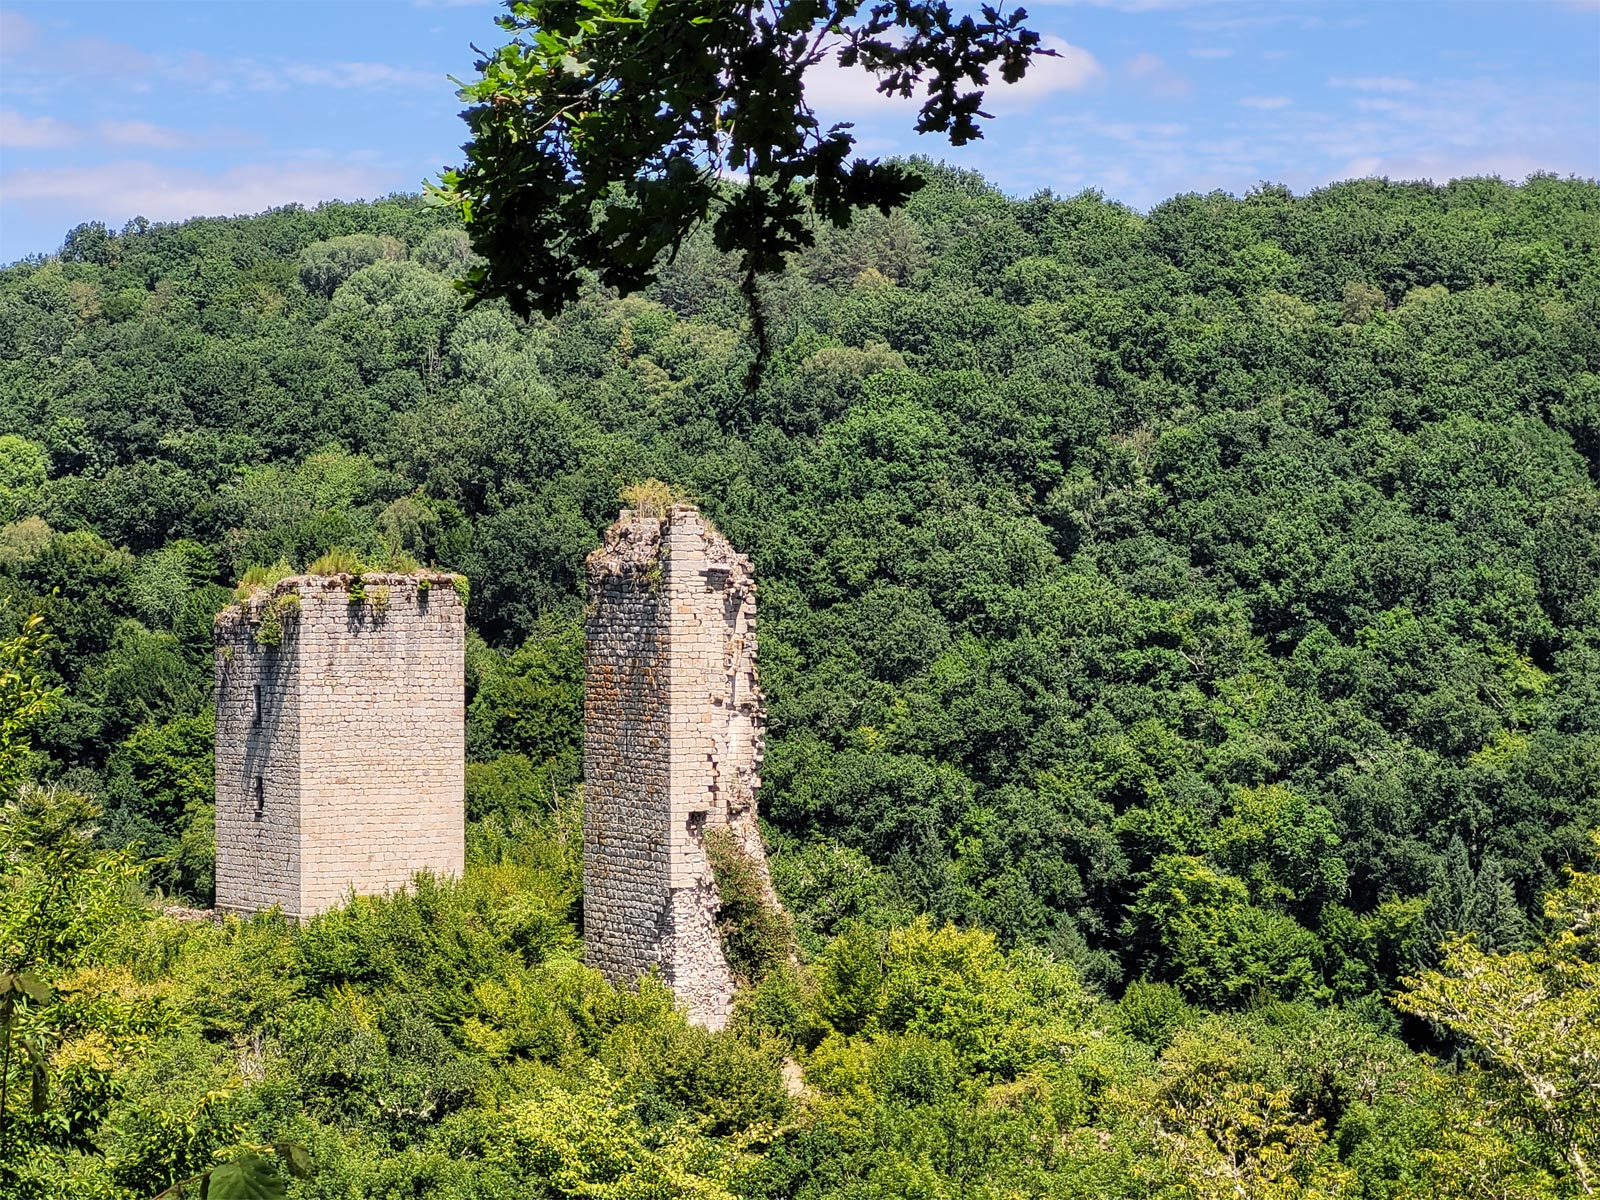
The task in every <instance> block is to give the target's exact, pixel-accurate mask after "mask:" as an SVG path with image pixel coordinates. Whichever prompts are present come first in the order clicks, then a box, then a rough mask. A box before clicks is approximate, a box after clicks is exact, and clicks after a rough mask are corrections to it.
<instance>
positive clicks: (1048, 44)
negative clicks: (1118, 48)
mask: <svg viewBox="0 0 1600 1200" xmlns="http://www.w3.org/2000/svg"><path fill="white" fill-rule="evenodd" d="M1040 42H1041V44H1042V45H1043V46H1044V48H1045V49H1046V50H1054V51H1055V52H1056V56H1055V57H1054V58H1036V59H1034V60H1033V63H1032V65H1031V66H1029V68H1028V73H1027V74H1026V75H1024V76H1023V77H1022V78H1021V79H1019V80H1018V81H1017V82H1016V83H1012V84H1006V83H997V84H996V85H995V86H994V88H993V89H992V90H991V91H990V92H989V93H988V95H986V96H985V97H984V101H985V104H986V105H990V104H992V105H993V106H994V109H995V111H997V112H998V111H1015V110H1017V109H1025V108H1032V107H1033V106H1034V105H1035V104H1037V103H1038V102H1039V101H1040V100H1043V99H1044V98H1045V97H1046V96H1052V95H1055V94H1056V93H1057V92H1075V91H1078V90H1079V89H1080V88H1084V87H1087V86H1088V85H1089V84H1091V83H1093V82H1094V81H1095V80H1096V79H1098V78H1100V77H1101V76H1102V75H1104V74H1105V69H1104V68H1103V67H1101V65H1100V64H1099V62H1098V61H1096V59H1095V56H1094V55H1092V54H1090V53H1089V52H1088V51H1087V50H1085V49H1084V48H1083V47H1082V46H1074V45H1073V44H1072V43H1071V42H1068V41H1066V40H1065V39H1063V38H1058V37H1055V36H1054V35H1052V34H1046V35H1045V36H1044V37H1043V38H1041V39H1040Z"/></svg>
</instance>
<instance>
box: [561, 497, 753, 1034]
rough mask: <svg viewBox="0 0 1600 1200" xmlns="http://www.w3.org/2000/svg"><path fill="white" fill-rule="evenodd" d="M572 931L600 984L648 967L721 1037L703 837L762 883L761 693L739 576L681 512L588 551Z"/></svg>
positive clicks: (633, 522)
mask: <svg viewBox="0 0 1600 1200" xmlns="http://www.w3.org/2000/svg"><path fill="white" fill-rule="evenodd" d="M588 574H589V604H590V616H589V620H588V625H587V635H588V637H587V648H586V650H585V654H584V752H583V773H584V828H583V920H584V941H585V945H586V947H587V952H588V959H589V962H590V964H591V965H592V966H595V967H598V968H599V969H600V970H601V971H602V972H603V973H604V974H605V976H606V977H607V978H608V979H610V980H611V981H612V982H614V983H619V984H630V983H632V982H633V981H634V980H636V979H637V978H638V977H639V976H640V975H641V974H643V973H644V972H645V971H647V970H649V968H650V967H651V966H657V967H659V969H660V971H661V975H662V977H663V978H664V979H665V980H666V981H667V982H668V983H669V984H671V985H672V988H673V991H674V992H675V993H676V994H677V996H678V999H679V1001H680V1002H681V1003H682V1004H683V1005H684V1006H685V1008H687V1009H688V1012H689V1016H690V1018H691V1019H693V1020H695V1021H698V1022H699V1023H701V1024H703V1025H707V1026H710V1027H711V1028H714V1029H715V1028H721V1027H722V1026H723V1025H724V1024H725V1023H726V1022H727V1019H728V1016H729V1014H730V1013H731V1011H732V1004H733V986H734V981H733V975H732V972H731V971H730V970H729V969H728V963H727V960H726V959H725V958H724V957H723V953H722V946H721V943H720V941H719V939H718V936H717V929H716V916H717V905H718V901H717V889H716V884H715V882H714V880H713V879H712V874H711V866H710V864H709V862H708V861H707V857H706V847H705V835H706V832H707V831H708V830H711V829H716V828H725V829H727V830H728V831H729V833H731V834H732V835H733V837H734V838H735V839H736V841H737V843H738V844H739V845H740V847H741V848H742V849H743V850H744V852H745V853H746V855H748V856H749V857H750V858H751V859H752V860H753V861H754V863H755V864H756V865H757V867H758V871H759V874H760V877H761V878H762V880H763V882H764V883H765V886H766V887H767V889H768V892H769V896H770V886H771V885H770V883H769V882H766V856H765V854H764V853H763V851H762V847H761V836H760V833H759V832H758V830H757V828H756V803H755V797H756V789H757V787H758V786H759V784H760V777H759V771H760V767H761V724H762V707H761V692H760V690H759V688H758V687H757V686H756V670H755V650H756V641H755V623H756V622H755V612H756V603H755V578H754V576H753V574H752V572H751V569H750V562H749V560H748V559H746V558H745V557H744V556H743V555H741V554H737V553H735V552H734V549H733V547H732V546H730V545H729V544H728V541H727V539H726V538H724V537H723V536H722V535H721V534H720V533H718V532H717V531H716V530H715V529H714V528H713V527H712V526H711V525H710V523H709V522H707V521H706V520H705V518H704V517H702V516H701V515H700V513H699V512H698V511H696V510H695V509H694V508H693V507H692V506H690V505H685V504H678V505H673V506H671V507H670V508H669V509H668V510H667V511H666V513H665V514H664V515H663V516H659V517H657V516H652V515H646V514H643V513H640V512H635V511H633V510H631V509H623V510H622V515H621V517H620V518H619V519H618V520H617V522H616V524H614V525H613V526H611V528H610V529H609V530H607V531H606V535H605V543H604V544H603V545H602V546H601V547H600V548H599V549H598V550H596V551H594V553H592V554H591V555H590V556H589V561H588Z"/></svg>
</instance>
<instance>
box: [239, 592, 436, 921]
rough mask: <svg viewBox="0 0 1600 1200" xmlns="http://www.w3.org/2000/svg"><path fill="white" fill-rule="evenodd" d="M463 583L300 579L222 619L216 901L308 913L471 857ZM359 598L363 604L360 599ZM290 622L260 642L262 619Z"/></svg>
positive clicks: (248, 909) (299, 914)
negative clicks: (458, 586)
mask: <svg viewBox="0 0 1600 1200" xmlns="http://www.w3.org/2000/svg"><path fill="white" fill-rule="evenodd" d="M454 579H455V577H454V576H451V575H448V574H434V575H424V576H420V577H418V576H410V575H389V574H376V573H368V574H366V575H365V576H363V577H362V580H361V584H360V592H359V593H358V594H361V598H360V599H359V601H358V602H355V603H352V601H351V596H350V591H351V588H352V586H354V580H353V579H352V577H351V576H348V575H335V576H292V577H290V578H288V579H284V580H282V581H280V582H279V583H277V584H276V585H274V586H273V587H272V588H270V589H263V590H261V591H259V592H257V593H256V594H255V595H253V596H252V597H251V598H250V599H249V600H247V601H244V602H243V603H241V604H236V605H232V606H230V607H229V608H228V609H225V610H224V611H223V612H222V614H221V615H219V616H218V618H217V623H216V706H217V734H216V767H217V771H216V796H217V876H216V878H217V907H218V908H219V909H226V910H232V911H237V912H253V911H256V910H259V909H265V908H270V907H272V906H273V905H277V906H278V907H280V908H281V909H282V910H283V911H284V913H285V914H287V915H288V916H291V917H296V918H300V917H307V916H311V915H312V914H314V913H318V912H321V911H322V910H323V909H325V908H328V907H330V906H332V905H335V904H338V903H340V902H341V901H342V900H343V899H344V898H345V896H346V894H347V893H348V892H349V891H350V890H351V889H354V890H355V891H356V892H357V893H359V894H376V893H382V892H390V891H395V890H397V889H399V888H402V887H404V886H406V884H408V883H409V882H410V880H411V877H412V875H414V874H415V873H416V872H417V871H419V870H423V869H427V870H431V871H433V872H435V873H437V874H441V875H459V874H460V873H461V871H462V868H463V865H464V862H465V857H466V852H465V824H464V821H465V804H464V793H465V760H466V714H465V696H464V685H465V670H466V614H465V608H464V606H463V605H462V602H461V599H460V597H459V596H458V595H457V594H456V591H455V589H454V587H453V586H452V584H453V583H454ZM362 593H364V594H362ZM274 619H276V621H277V623H278V624H280V625H281V627H282V633H281V640H279V641H278V643H277V644H276V645H272V644H263V640H266V641H268V642H270V641H271V638H270V637H269V638H266V639H264V638H263V636H262V632H261V631H262V623H263V621H266V622H267V624H268V626H269V627H270V626H271V625H272V623H273V621H274Z"/></svg>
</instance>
